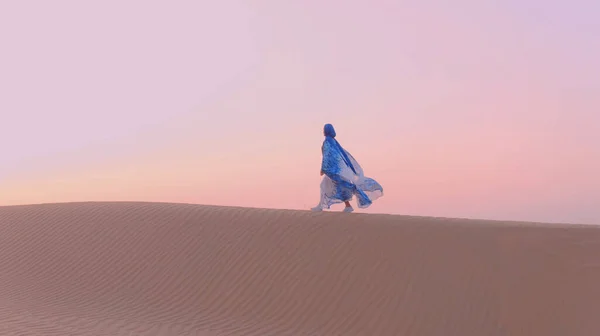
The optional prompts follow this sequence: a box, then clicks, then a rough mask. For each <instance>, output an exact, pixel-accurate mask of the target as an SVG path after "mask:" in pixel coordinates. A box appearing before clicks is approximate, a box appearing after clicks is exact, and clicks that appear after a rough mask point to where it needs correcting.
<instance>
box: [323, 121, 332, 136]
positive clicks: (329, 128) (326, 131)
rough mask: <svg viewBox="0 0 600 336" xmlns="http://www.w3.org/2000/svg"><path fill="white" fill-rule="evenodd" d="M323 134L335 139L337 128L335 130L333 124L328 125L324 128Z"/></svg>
mask: <svg viewBox="0 0 600 336" xmlns="http://www.w3.org/2000/svg"><path fill="white" fill-rule="evenodd" d="M323 134H324V135H325V136H328V137H332V138H335V128H333V125H332V124H326V125H325V127H323Z"/></svg>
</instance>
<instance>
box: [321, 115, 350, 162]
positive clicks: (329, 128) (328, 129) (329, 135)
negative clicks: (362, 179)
mask: <svg viewBox="0 0 600 336" xmlns="http://www.w3.org/2000/svg"><path fill="white" fill-rule="evenodd" d="M323 134H324V135H325V141H327V142H330V143H331V144H332V145H333V146H334V148H337V149H338V150H339V152H340V154H341V155H342V158H343V159H344V162H345V163H346V165H347V166H348V167H350V169H352V171H353V172H354V174H357V172H356V170H355V169H354V165H353V164H352V161H350V158H349V157H348V154H347V153H346V150H344V148H342V145H340V143H339V142H338V141H337V140H336V139H335V136H336V133H335V128H333V125H332V124H326V125H325V127H324V128H323Z"/></svg>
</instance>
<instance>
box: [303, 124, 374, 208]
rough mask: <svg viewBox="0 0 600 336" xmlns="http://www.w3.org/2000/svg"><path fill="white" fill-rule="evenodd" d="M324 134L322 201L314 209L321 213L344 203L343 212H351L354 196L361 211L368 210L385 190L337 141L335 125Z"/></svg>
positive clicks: (328, 125)
mask: <svg viewBox="0 0 600 336" xmlns="http://www.w3.org/2000/svg"><path fill="white" fill-rule="evenodd" d="M323 133H324V135H325V141H323V146H322V147H321V151H322V153H323V161H322V163H321V176H323V175H325V176H324V177H323V181H322V182H321V200H320V201H319V205H317V206H316V207H314V208H312V210H313V211H322V210H323V209H329V208H330V207H331V205H333V204H337V203H345V204H346V208H345V209H344V212H352V211H354V209H353V208H352V205H350V201H351V200H352V198H353V196H356V200H357V201H356V203H357V205H358V207H359V208H367V207H369V206H370V205H371V204H372V203H373V201H374V200H376V199H377V198H379V197H381V196H383V188H382V187H381V185H380V184H379V183H377V181H375V180H373V179H371V178H368V177H365V175H364V173H363V170H362V168H361V167H360V165H359V164H358V162H356V160H355V159H354V158H353V157H352V155H350V153H348V152H347V151H346V150H345V149H344V148H342V146H341V145H340V143H339V142H338V141H337V140H336V139H335V136H336V134H335V129H334V128H333V125H331V124H327V125H325V127H324V129H323Z"/></svg>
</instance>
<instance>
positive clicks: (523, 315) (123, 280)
mask: <svg viewBox="0 0 600 336" xmlns="http://www.w3.org/2000/svg"><path fill="white" fill-rule="evenodd" d="M0 335H3V336H9V335H60V336H67V335H90V336H92V335H93V336H99V335H111V336H113V335H123V336H125V335H128V336H134V335H185V336H187V335H190V336H191V335H198V336H216V335H257V336H268V335H344V336H351V335H365V336H377V335H381V336H383V335H403V336H412V335H420V336H426V335H432V336H468V335H473V336H520V335H523V336H537V335H539V336H552V335H556V336H579V335H581V336H597V335H600V227H595V226H582V225H566V224H565V225H550V224H535V223H516V222H496V221H476V220H465V219H443V218H426V217H409V216H392V215H366V214H342V213H312V212H309V211H287V210H265V209H246V208H233V207H217V206H202V205H190V204H167V203H129V202H115V203H65V204H43V205H24V206H8V207H0Z"/></svg>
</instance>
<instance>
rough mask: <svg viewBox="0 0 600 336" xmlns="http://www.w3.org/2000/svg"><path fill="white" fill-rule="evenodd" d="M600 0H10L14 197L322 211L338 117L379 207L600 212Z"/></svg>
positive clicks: (8, 149) (1, 74)
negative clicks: (323, 150) (322, 186)
mask: <svg viewBox="0 0 600 336" xmlns="http://www.w3.org/2000/svg"><path fill="white" fill-rule="evenodd" d="M599 15H600V3H598V2H597V1H592V0H588V1H586V0H575V1H571V2H564V1H557V0H554V1H541V0H529V1H516V0H511V1H481V0H461V1H459V2H452V5H450V4H449V2H448V1H442V0H426V1H421V0H419V1H416V0H415V1H383V0H365V1H316V0H310V1H274V0H273V1H231V0H221V1H192V0H187V1H186V0H177V1H173V0H169V1H167V0H164V1H157V0H154V1H150V0H144V1H142V0H139V1H132V0H118V1H116V0H102V1H80V0H71V1H65V0H54V1H43V0H39V1H33V0H19V1H16V0H15V1H2V2H1V3H0V43H1V46H2V49H1V50H2V52H1V53H0V92H2V98H1V99H0V113H2V119H1V120H2V122H1V123H0V205H8V204H22V203H46V202H63V201H88V200H92V201H104V200H136V201H166V202H189V203H204V204H222V205H240V206H253V207H273V208H292V209H307V208H310V207H311V206H313V205H314V204H315V203H316V201H317V200H318V186H319V179H320V177H319V168H320V167H319V165H320V159H321V158H320V144H321V141H322V140H323V138H322V133H321V130H322V126H323V124H324V123H327V122H330V123H333V124H334V125H335V126H336V129H337V131H338V139H339V140H340V142H341V143H342V145H343V146H344V147H346V148H347V149H348V150H349V151H350V152H352V154H353V155H354V156H355V157H356V158H357V159H358V160H359V162H361V164H362V166H363V168H365V171H366V173H367V175H369V176H371V177H373V178H375V179H377V180H378V181H379V182H380V183H381V184H382V185H383V186H384V189H385V193H386V195H385V196H384V197H383V198H382V199H380V200H378V201H377V202H376V203H375V204H374V205H373V206H372V207H371V208H370V209H369V210H368V211H367V212H372V213H396V214H410V215H425V216H446V217H471V218H491V219H515V220H533V221H550V222H575V223H592V224H600V176H599V172H600V23H599V21H598V19H597V18H598V16H599Z"/></svg>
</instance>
